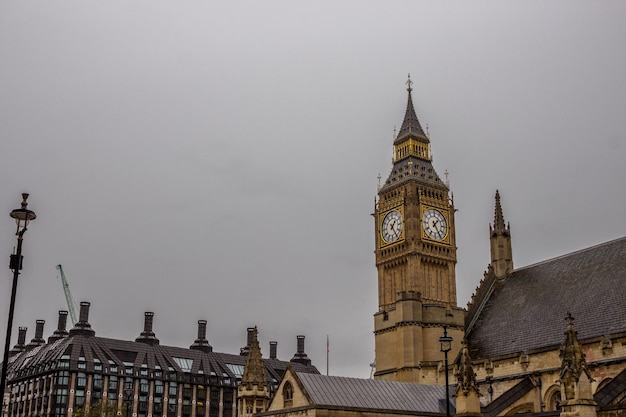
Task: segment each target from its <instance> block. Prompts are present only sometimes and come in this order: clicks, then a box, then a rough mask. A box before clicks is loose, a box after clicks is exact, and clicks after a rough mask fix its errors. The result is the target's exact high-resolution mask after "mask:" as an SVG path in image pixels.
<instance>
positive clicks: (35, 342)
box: [26, 320, 46, 349]
mask: <svg viewBox="0 0 626 417" xmlns="http://www.w3.org/2000/svg"><path fill="white" fill-rule="evenodd" d="M45 324H46V321H45V320H37V321H36V322H35V337H33V338H32V339H31V341H30V343H29V344H28V345H26V349H32V348H35V347H37V346H41V345H44V344H46V339H44V338H43V327H44V325H45Z"/></svg>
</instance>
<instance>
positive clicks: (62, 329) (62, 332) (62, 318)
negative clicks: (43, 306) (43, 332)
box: [48, 310, 68, 344]
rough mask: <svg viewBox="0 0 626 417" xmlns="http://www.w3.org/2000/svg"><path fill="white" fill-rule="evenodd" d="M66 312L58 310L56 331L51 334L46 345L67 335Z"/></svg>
mask: <svg viewBox="0 0 626 417" xmlns="http://www.w3.org/2000/svg"><path fill="white" fill-rule="evenodd" d="M66 327H67V311H66V310H59V323H58V324H57V329H56V330H55V331H54V333H52V336H50V337H49V338H48V343H49V344H50V343H54V342H56V341H57V340H59V339H63V338H64V337H66V336H67V335H68V333H67V330H66Z"/></svg>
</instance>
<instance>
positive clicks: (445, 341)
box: [439, 326, 452, 353]
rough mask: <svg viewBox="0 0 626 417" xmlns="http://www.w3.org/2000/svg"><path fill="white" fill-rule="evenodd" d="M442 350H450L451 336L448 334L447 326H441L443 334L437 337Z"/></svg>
mask: <svg viewBox="0 0 626 417" xmlns="http://www.w3.org/2000/svg"><path fill="white" fill-rule="evenodd" d="M439 343H440V345H441V351H442V352H445V353H447V352H450V351H451V350H452V337H450V336H448V326H443V336H441V337H440V338H439Z"/></svg>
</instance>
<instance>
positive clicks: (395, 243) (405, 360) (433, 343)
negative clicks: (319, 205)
mask: <svg viewBox="0 0 626 417" xmlns="http://www.w3.org/2000/svg"><path fill="white" fill-rule="evenodd" d="M407 85H408V89H407V90H408V102H407V107H406V113H405V115H404V121H403V122H402V127H401V128H400V131H399V132H398V133H397V136H396V137H395V139H394V141H393V149H394V152H393V155H394V156H393V167H392V169H391V173H390V174H389V177H388V178H387V180H386V181H385V183H384V184H383V185H382V187H380V189H379V191H378V198H377V201H376V207H375V212H374V219H375V220H374V224H375V239H376V267H377V268H378V312H377V313H376V314H375V315H374V334H375V342H376V373H375V374H374V375H375V377H376V378H378V379H390V380H396V381H410V382H416V383H428V384H436V383H442V381H443V380H444V379H445V375H444V374H442V371H441V366H440V363H441V361H442V359H443V354H442V353H441V352H440V345H439V337H440V336H441V335H442V334H443V328H444V326H445V327H446V328H447V331H448V334H449V335H451V336H452V337H453V339H454V345H453V347H454V348H456V349H458V348H459V347H460V342H461V340H462V338H463V310H462V309H460V308H458V307H457V305H456V278H455V272H454V271H455V265H456V236H455V229H454V211H455V210H454V204H453V201H452V199H451V197H450V194H449V189H448V186H447V185H446V184H445V183H444V182H443V181H441V179H440V178H439V176H438V175H437V173H436V172H435V169H434V168H433V165H432V155H431V149H430V139H429V136H428V135H427V134H426V133H425V132H424V130H423V129H422V126H421V125H420V122H419V120H418V119H417V115H416V113H415V108H414V106H413V100H412V97H411V91H412V88H411V85H412V82H411V79H410V78H409V80H408V81H407ZM455 353H456V350H454V351H453V352H452V354H455Z"/></svg>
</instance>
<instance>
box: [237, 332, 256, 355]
mask: <svg viewBox="0 0 626 417" xmlns="http://www.w3.org/2000/svg"><path fill="white" fill-rule="evenodd" d="M253 340H254V327H248V340H247V344H246V346H245V347H242V348H241V349H239V354H240V355H241V356H248V353H249V352H250V345H251V344H252V341H253Z"/></svg>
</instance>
